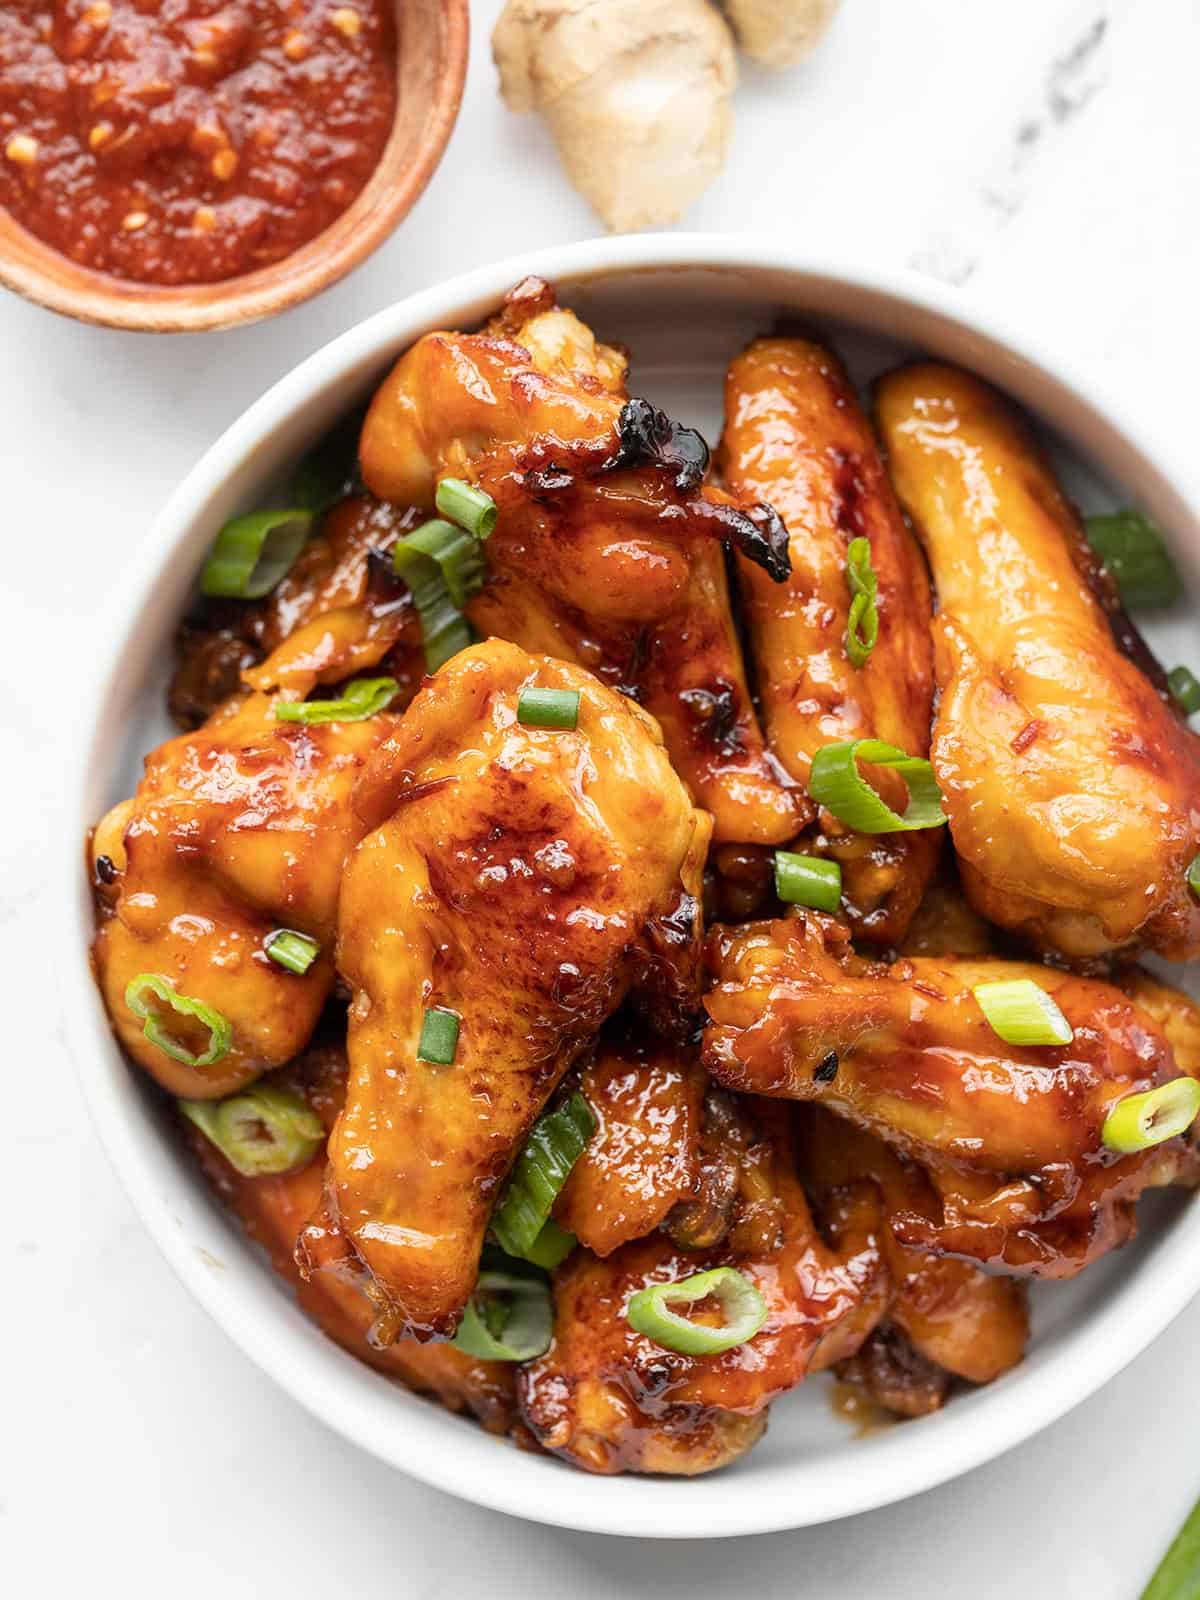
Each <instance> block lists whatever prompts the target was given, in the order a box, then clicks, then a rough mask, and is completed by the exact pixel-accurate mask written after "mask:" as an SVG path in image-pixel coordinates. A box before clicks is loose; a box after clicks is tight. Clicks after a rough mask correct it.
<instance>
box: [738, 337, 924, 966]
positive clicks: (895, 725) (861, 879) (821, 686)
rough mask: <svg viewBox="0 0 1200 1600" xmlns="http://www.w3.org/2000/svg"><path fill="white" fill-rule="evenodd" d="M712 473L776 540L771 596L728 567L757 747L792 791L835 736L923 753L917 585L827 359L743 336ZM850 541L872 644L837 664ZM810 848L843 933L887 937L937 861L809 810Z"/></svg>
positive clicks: (892, 502) (867, 446)
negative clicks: (754, 696) (869, 581)
mask: <svg viewBox="0 0 1200 1600" xmlns="http://www.w3.org/2000/svg"><path fill="white" fill-rule="evenodd" d="M719 462H720V468H721V473H722V476H723V478H724V481H725V483H726V484H727V485H728V487H729V489H730V490H731V491H732V492H733V494H734V495H735V496H736V497H737V498H738V499H739V500H742V501H755V500H761V501H766V502H768V503H769V504H770V505H772V506H774V508H775V510H776V511H777V512H778V513H779V515H780V516H781V517H782V518H783V520H784V523H785V525H786V527H787V530H788V556H789V560H790V564H791V572H790V574H789V576H788V578H787V579H786V581H785V582H784V583H783V584H779V585H777V584H773V583H771V582H770V581H769V580H766V579H765V575H764V574H763V572H762V571H761V569H759V568H756V567H754V566H753V565H752V564H751V563H748V562H746V561H745V560H744V559H742V560H739V562H738V574H739V582H740V585H741V589H742V604H743V608H744V611H745V616H746V622H747V626H748V629H749V633H750V639H751V648H752V651H753V655H754V663H755V667H756V670H757V677H758V687H759V693H760V694H761V696H762V703H763V717H764V721H765V723H766V729H767V737H768V741H769V743H770V748H771V750H772V751H773V753H774V754H775V756H776V757H777V758H778V759H779V761H780V762H781V763H782V764H783V766H784V767H785V768H786V770H787V771H788V773H789V774H790V775H791V777H792V778H793V779H795V781H796V782H797V783H798V784H800V785H806V784H807V782H808V774H809V767H810V764H811V760H812V757H813V756H814V755H815V754H816V752H817V751H818V750H819V749H820V748H821V747H822V746H823V745H827V744H836V743H838V742H840V741H842V740H846V739H863V738H872V739H882V740H884V741H886V742H887V743H888V744H891V745H894V746H896V747H897V748H899V749H901V750H904V751H906V752H907V753H908V754H909V755H915V756H924V755H926V754H928V751H929V727H930V719H931V716H932V708H933V659H932V656H933V651H932V644H931V639H930V595H929V582H928V579H927V578H926V575H925V568H924V564H923V562H922V560H921V555H920V552H919V550H918V549H917V548H916V545H915V544H914V543H913V539H912V535H911V534H910V533H909V531H908V529H907V528H906V527H905V525H904V519H903V517H902V516H901V514H900V508H899V506H898V505H897V504H896V497H895V494H894V493H893V491H892V487H891V484H890V483H889V481H888V477H887V473H886V471H885V470H884V466H883V461H882V459H881V457H880V453H879V449H878V446H877V445H876V443H875V439H874V436H873V434H872V432H871V425H870V423H869V422H868V421H867V418H866V417H865V416H864V414H863V412H862V409H861V407H860V406H859V403H858V400H857V398H856V396H855V393H854V388H853V385H852V384H851V382H850V379H849V377H848V375H847V373H846V371H845V369H844V368H843V366H842V364H841V362H840V361H839V360H838V359H837V357H836V356H835V355H834V354H833V353H832V352H831V351H829V350H827V349H826V348H825V347H824V346H823V345H820V344H817V343H815V342H813V341H812V340H809V339H757V340H755V342H754V343H753V344H752V345H750V347H749V348H748V349H747V350H745V351H744V352H743V353H742V354H741V355H740V356H738V357H737V359H736V360H735V361H734V362H733V363H732V365H731V366H730V368H729V374H728V377H727V378H726V381H725V432H724V435H723V437H722V441H721V450H720V456H719ZM853 539H866V540H867V541H868V542H869V545H870V562H871V566H872V568H873V570H874V573H875V577H876V580H877V588H878V593H877V600H876V609H877V614H878V623H879V632H878V638H877V640H876V642H875V644H874V647H873V648H872V649H871V651H870V654H869V655H868V656H867V659H866V660H865V661H863V662H862V663H861V664H860V665H855V663H854V661H853V660H852V659H851V655H850V649H849V643H848V630H849V626H850V606H851V598H852V595H851V589H850V584H849V581H848V577H847V565H848V558H847V550H848V547H849V545H850V542H851V540H853ZM817 841H818V842H817V848H818V850H819V852H820V853H822V854H826V855H829V856H832V857H833V858H834V859H836V860H838V861H840V862H841V864H842V888H843V905H844V907H845V911H846V914H847V916H849V918H850V920H851V923H852V925H853V927H854V930H855V933H856V934H857V935H859V936H860V937H862V938H866V939H870V940H872V941H873V942H876V943H881V944H889V943H894V942H895V941H896V940H898V939H901V938H903V936H904V931H905V929H906V927H907V925H908V922H909V920H910V918H911V917H912V915H913V912H914V911H915V910H916V907H917V904H918V902H919V901H920V899H921V896H922V894H923V893H924V889H925V885H926V883H927V881H928V879H929V877H930V874H931V873H932V871H933V868H934V866H935V864H936V862H937V856H938V851H939V849H940V848H941V837H940V833H939V832H938V831H937V830H925V831H923V832H915V833H899V834H881V835H874V836H872V835H867V834H854V833H851V832H849V831H848V830H847V829H846V828H844V827H843V826H842V825H841V824H840V823H839V822H838V820H837V818H836V817H833V816H831V815H829V814H828V813H823V814H822V815H821V817H820V818H819V820H818V825H817Z"/></svg>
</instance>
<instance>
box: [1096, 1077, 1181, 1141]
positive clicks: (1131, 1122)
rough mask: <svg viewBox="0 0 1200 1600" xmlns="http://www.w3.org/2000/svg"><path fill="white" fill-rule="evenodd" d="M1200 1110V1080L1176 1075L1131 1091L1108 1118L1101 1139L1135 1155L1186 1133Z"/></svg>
mask: <svg viewBox="0 0 1200 1600" xmlns="http://www.w3.org/2000/svg"><path fill="white" fill-rule="evenodd" d="M1197 1112H1200V1083H1197V1082H1196V1080H1195V1078H1172V1079H1171V1080H1170V1081H1169V1082H1168V1083H1160V1084H1159V1085H1158V1087H1157V1088H1156V1089H1147V1090H1145V1091H1144V1092H1143V1093H1142V1094H1128V1095H1126V1096H1125V1098H1124V1100H1119V1101H1118V1102H1117V1104H1116V1105H1115V1106H1114V1107H1113V1108H1112V1110H1111V1111H1110V1112H1109V1113H1108V1115H1107V1117H1105V1119H1104V1127H1103V1128H1102V1129H1101V1130H1100V1139H1101V1142H1102V1143H1103V1144H1104V1145H1105V1147H1106V1148H1107V1149H1109V1150H1116V1151H1117V1152H1118V1153H1119V1154H1120V1155H1123V1156H1124V1155H1133V1154H1134V1153H1135V1152H1136V1151H1138V1150H1149V1149H1150V1148H1151V1147H1152V1146H1154V1145H1156V1144H1163V1143H1165V1142H1166V1140H1168V1139H1174V1138H1175V1136H1176V1135H1177V1134H1180V1133H1186V1132H1187V1130H1188V1129H1189V1128H1190V1127H1191V1125H1192V1123H1193V1122H1194V1121H1195V1120H1196V1114H1197Z"/></svg>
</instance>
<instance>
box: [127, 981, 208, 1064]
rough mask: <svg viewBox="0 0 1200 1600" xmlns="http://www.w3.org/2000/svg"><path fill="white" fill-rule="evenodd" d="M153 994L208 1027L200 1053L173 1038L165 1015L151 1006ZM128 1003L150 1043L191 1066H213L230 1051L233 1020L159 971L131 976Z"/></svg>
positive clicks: (182, 1015) (176, 1012)
mask: <svg viewBox="0 0 1200 1600" xmlns="http://www.w3.org/2000/svg"><path fill="white" fill-rule="evenodd" d="M151 996H153V998H154V999H156V1000H160V1001H161V1002H162V1003H163V1005H165V1006H168V1007H169V1008H170V1009H171V1010H172V1011H174V1012H175V1014H176V1015H177V1016H180V1017H194V1018H195V1020H196V1021H197V1022H198V1023H200V1024H201V1026H202V1027H205V1028H207V1029H208V1045H207V1047H206V1048H205V1049H204V1050H202V1051H201V1052H200V1053H199V1054H198V1055H197V1054H196V1052H195V1051H194V1050H189V1049H187V1047H186V1046H185V1045H182V1044H180V1043H179V1041H178V1039H173V1038H172V1037H171V1035H170V1034H169V1033H168V1032H167V1030H166V1027H165V1026H164V1020H163V1017H162V1016H161V1015H160V1014H159V1013H158V1012H157V1011H155V1010H154V1008H153V1007H152V1006H151V1004H150V997H151ZM125 1004H126V1005H127V1006H128V1007H129V1009H130V1011H132V1012H133V1014H134V1016H135V1017H139V1018H140V1019H141V1022H142V1032H143V1033H144V1034H145V1035H146V1038H147V1039H149V1041H150V1043H151V1044H153V1045H157V1046H158V1048H159V1049H160V1050H162V1051H163V1052H164V1053H165V1054H166V1055H169V1056H170V1057H171V1059H172V1061H182V1062H183V1063H184V1065H185V1066H189V1067H211V1066H212V1065H213V1064H214V1062H217V1061H220V1059H221V1057H222V1056H225V1055H228V1053H229V1047H230V1045H231V1044H232V1043H233V1028H232V1026H231V1024H230V1023H229V1021H228V1020H227V1019H226V1018H225V1017H223V1016H222V1015H221V1013H220V1012H219V1011H217V1010H216V1009H215V1008H214V1007H213V1006H210V1005H206V1004H205V1003H204V1001H203V1000H193V999H192V997H191V996H190V995H186V994H180V993H179V991H178V989H176V987H175V985H174V984H173V983H172V982H171V980H170V979H169V978H164V977H162V976H160V975H159V974H158V973H157V972H139V973H138V975H137V977H136V978H131V979H130V980H129V983H128V985H127V986H126V989H125Z"/></svg>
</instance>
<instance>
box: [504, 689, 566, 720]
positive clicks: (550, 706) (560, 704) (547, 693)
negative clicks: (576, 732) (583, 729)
mask: <svg viewBox="0 0 1200 1600" xmlns="http://www.w3.org/2000/svg"><path fill="white" fill-rule="evenodd" d="M517 721H518V722H520V723H522V724H523V725H524V726H525V727H527V728H575V727H578V725H579V690H578V689H522V690H521V693H520V695H519V696H518V698H517Z"/></svg>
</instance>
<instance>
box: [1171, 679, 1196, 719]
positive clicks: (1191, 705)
mask: <svg viewBox="0 0 1200 1600" xmlns="http://www.w3.org/2000/svg"><path fill="white" fill-rule="evenodd" d="M1167 688H1168V689H1170V691H1171V694H1172V697H1173V698H1174V700H1175V704H1176V705H1177V706H1178V707H1179V709H1180V710H1181V711H1182V712H1183V714H1184V716H1185V717H1190V716H1192V715H1193V713H1194V712H1197V711H1200V679H1198V678H1197V677H1196V674H1195V673H1194V672H1193V671H1192V670H1191V668H1190V667H1173V668H1172V669H1171V671H1170V672H1168V673H1167Z"/></svg>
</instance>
